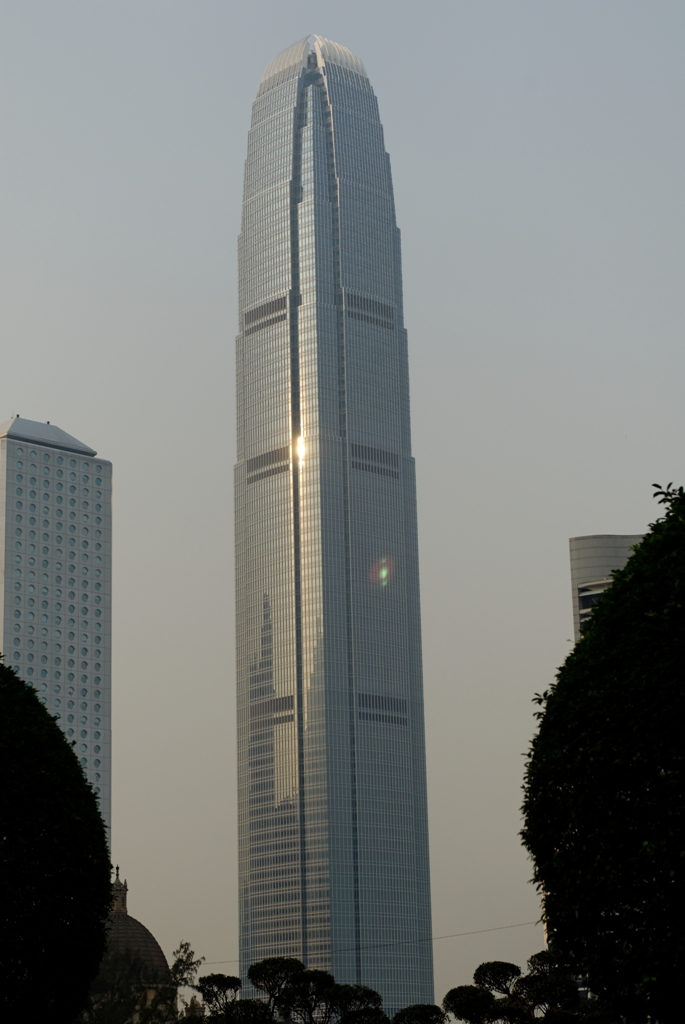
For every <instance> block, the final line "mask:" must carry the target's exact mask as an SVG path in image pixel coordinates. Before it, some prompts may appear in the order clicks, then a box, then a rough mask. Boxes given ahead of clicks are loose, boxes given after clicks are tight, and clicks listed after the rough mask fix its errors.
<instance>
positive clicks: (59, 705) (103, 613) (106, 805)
mask: <svg viewBox="0 0 685 1024" xmlns="http://www.w3.org/2000/svg"><path fill="white" fill-rule="evenodd" d="M96 456H97V452H95V451H93V449H92V448H89V447H88V446H87V445H85V444H83V443H82V442H81V441H77V440H76V438H75V437H71V436H70V435H69V434H67V433H66V432H65V431H64V430H60V428H59V427H56V426H54V425H53V424H50V423H37V422H35V421H34V420H25V419H22V418H20V417H19V416H15V417H13V418H12V419H11V420H9V421H8V422H6V423H3V424H2V425H0V530H1V531H2V537H3V538H4V542H3V544H2V547H1V548H0V578H1V579H2V587H1V588H0V623H2V634H1V639H2V646H1V648H0V649H1V650H2V653H3V655H4V658H5V664H6V665H9V666H11V667H12V668H14V670H15V671H16V672H17V674H18V675H19V676H20V677H21V678H22V679H24V680H26V682H27V683H30V684H31V686H33V687H34V688H35V689H36V691H37V693H38V695H39V698H40V700H41V701H42V702H43V704H45V706H46V707H47V708H48V710H49V711H50V712H51V714H53V715H54V716H55V718H56V719H57V721H58V723H59V725H60V727H61V728H62V729H63V730H64V732H65V733H66V735H67V737H68V738H69V739H70V740H72V741H73V743H74V750H75V752H76V754H77V756H78V758H79V760H80V762H81V764H82V765H83V768H84V770H85V772H86V775H87V777H88V779H89V781H90V782H91V783H92V785H93V788H94V790H95V792H96V793H97V795H98V799H99V801H100V809H101V811H102V815H103V817H104V819H105V823H106V825H107V829H108V836H109V828H110V816H111V636H112V629H111V619H112V615H111V607H112V603H111V579H112V573H111V551H112V510H111V497H112V464H111V462H106V461H105V460H104V459H98V458H97V457H96Z"/></svg>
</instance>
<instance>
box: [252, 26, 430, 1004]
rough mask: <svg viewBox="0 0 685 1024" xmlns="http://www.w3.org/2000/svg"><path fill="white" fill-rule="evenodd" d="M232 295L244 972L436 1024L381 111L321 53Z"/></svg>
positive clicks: (279, 149)
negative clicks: (423, 1007)
mask: <svg viewBox="0 0 685 1024" xmlns="http://www.w3.org/2000/svg"><path fill="white" fill-rule="evenodd" d="M239 277H240V303H239V305H240V333H239V335H238V339H237V350H238V353H237V355H238V358H237V363H238V463H237V466H236V478H235V479H236V487H235V495H236V614H237V662H238V665H237V669H238V671H237V677H238V785H239V802H238V817H239V843H240V959H241V973H242V975H243V978H245V974H246V971H247V968H248V967H249V966H250V964H251V963H254V962H255V961H257V960H260V959H262V958H264V957H273V956H291V957H292V956H294V957H298V958H301V959H302V960H303V961H304V962H305V963H306V964H307V965H308V966H309V967H311V968H317V969H323V970H329V971H332V973H333V974H334V975H335V977H336V979H337V980H338V981H339V982H346V983H352V984H363V985H368V986H370V987H372V988H374V989H376V990H377V991H378V992H380V993H381V995H382V996H383V1001H384V1009H385V1010H386V1012H387V1013H388V1014H390V1015H392V1014H394V1013H395V1012H396V1011H397V1010H399V1009H400V1008H401V1007H403V1006H407V1005H410V1004H414V1003H432V1002H433V961H432V945H431V908H430V883H429V859H428V817H427V808H426V761H425V747H424V722H423V683H422V672H421V623H420V611H419V574H418V546H417V529H416V484H415V476H414V459H413V457H412V452H411V439H410V424H409V373H408V361H407V332H406V330H405V327H404V321H403V312H402V273H401V259H400V234H399V230H398V228H397V223H396V220H395V208H394V201H393V190H392V179H391V174H390V161H389V158H388V155H387V153H386V151H385V144H384V141H383V127H382V125H381V121H380V117H379V114H378V103H377V101H376V97H375V95H374V92H373V89H372V87H371V83H370V82H369V79H368V77H367V74H366V71H365V70H364V66H363V64H362V62H361V61H360V60H359V59H358V58H357V57H355V56H354V54H352V53H351V52H350V51H349V50H347V49H346V48H345V47H344V46H340V45H339V44H337V43H334V42H331V41H330V40H327V39H322V38H320V37H318V36H316V37H314V41H313V44H312V45H310V43H309V41H308V40H307V39H303V40H300V42H298V43H295V44H294V45H293V46H291V47H289V48H288V49H287V50H284V51H283V52H282V53H280V54H279V55H278V56H277V57H276V58H275V59H274V60H273V61H272V62H271V64H269V66H268V67H267V69H266V72H265V74H264V77H263V79H262V83H261V86H260V88H259V92H258V93H257V98H256V100H255V102H254V105H253V108H252V125H251V129H250V134H249V141H248V151H247V160H246V163H245V189H244V197H243V219H242V232H241V235H240V243H239ZM243 992H244V993H245V992H247V993H248V994H249V993H250V989H249V987H248V986H247V985H246V987H245V988H244V989H243Z"/></svg>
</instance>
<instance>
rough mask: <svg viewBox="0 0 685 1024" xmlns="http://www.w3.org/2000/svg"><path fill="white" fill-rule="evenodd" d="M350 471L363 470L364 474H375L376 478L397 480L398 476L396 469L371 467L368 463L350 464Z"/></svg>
mask: <svg viewBox="0 0 685 1024" xmlns="http://www.w3.org/2000/svg"><path fill="white" fill-rule="evenodd" d="M352 469H363V470H364V472H365V473H376V474H378V476H391V477H392V478H393V479H394V480H398V479H399V476H400V474H399V473H398V472H397V470H396V469H386V468H385V466H373V465H372V464H371V463H370V462H354V461H353V462H352Z"/></svg>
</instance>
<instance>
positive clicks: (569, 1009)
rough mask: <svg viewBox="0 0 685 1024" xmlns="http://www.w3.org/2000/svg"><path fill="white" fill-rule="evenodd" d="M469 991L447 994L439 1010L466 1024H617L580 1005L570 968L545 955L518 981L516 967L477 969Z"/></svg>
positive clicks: (538, 955) (464, 987) (589, 1004)
mask: <svg viewBox="0 0 685 1024" xmlns="http://www.w3.org/2000/svg"><path fill="white" fill-rule="evenodd" d="M473 980H474V982H475V984H474V985H459V986H458V987H457V988H453V989H451V990H450V991H449V992H448V993H447V995H446V996H445V998H444V999H443V1002H442V1005H443V1008H444V1010H445V1012H446V1013H451V1014H452V1016H453V1017H456V1019H457V1020H462V1021H465V1022H466V1024H526V1022H530V1024H532V1022H533V1021H536V1020H541V1021H546V1022H547V1024H581V1022H583V1021H585V1022H587V1024H617V1018H615V1017H611V1016H607V1015H606V1013H605V1012H604V1011H603V1010H602V1009H601V1007H600V1005H599V1004H598V1003H597V1002H596V1001H594V1000H593V1001H591V1002H587V1001H584V1000H581V998H580V994H579V991H578V984H577V980H576V978H575V977H574V976H573V974H572V970H571V968H570V967H569V964H568V963H567V962H566V961H565V960H564V959H563V958H561V957H559V956H557V955H556V954H555V953H552V952H551V951H550V950H543V951H542V952H541V953H536V954H535V956H532V957H531V958H530V960H529V961H528V973H527V974H524V975H521V971H520V969H519V968H518V967H517V966H516V964H509V963H504V962H502V961H500V960H495V961H492V962H490V963H485V964H481V965H480V967H478V968H477V969H476V971H475V973H474V975H473Z"/></svg>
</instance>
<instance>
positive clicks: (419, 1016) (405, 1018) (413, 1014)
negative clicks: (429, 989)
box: [392, 1003, 445, 1024]
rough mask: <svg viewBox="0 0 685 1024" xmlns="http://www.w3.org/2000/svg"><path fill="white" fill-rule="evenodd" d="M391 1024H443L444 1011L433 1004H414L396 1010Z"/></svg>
mask: <svg viewBox="0 0 685 1024" xmlns="http://www.w3.org/2000/svg"><path fill="white" fill-rule="evenodd" d="M392 1022H393V1024H445V1011H444V1010H441V1009H440V1007H439V1006H435V1005H434V1004H433V1003H414V1005H413V1006H405V1008H404V1009H403V1010H398V1012H397V1013H396V1014H395V1016H394V1017H393V1019H392Z"/></svg>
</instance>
